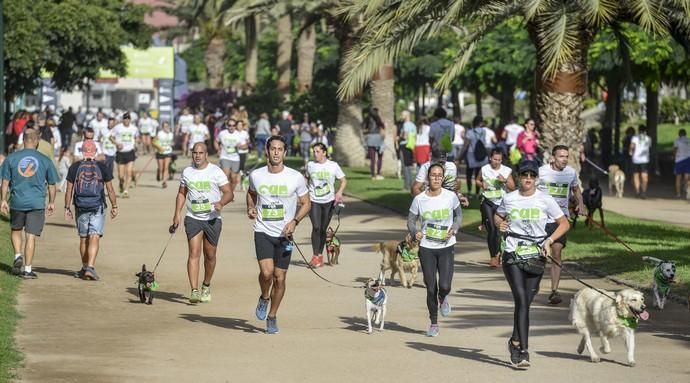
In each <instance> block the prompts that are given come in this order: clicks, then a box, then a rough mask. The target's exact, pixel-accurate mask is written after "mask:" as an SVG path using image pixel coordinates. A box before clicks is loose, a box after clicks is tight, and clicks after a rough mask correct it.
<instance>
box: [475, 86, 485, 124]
mask: <svg viewBox="0 0 690 383" xmlns="http://www.w3.org/2000/svg"><path fill="white" fill-rule="evenodd" d="M474 109H475V113H474V115H475V116H479V117H482V118H484V115H483V114H482V91H481V90H480V89H479V86H477V88H476V89H475V90H474Z"/></svg>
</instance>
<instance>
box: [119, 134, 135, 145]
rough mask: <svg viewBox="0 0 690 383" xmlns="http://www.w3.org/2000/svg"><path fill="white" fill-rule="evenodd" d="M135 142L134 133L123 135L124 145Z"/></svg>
mask: <svg viewBox="0 0 690 383" xmlns="http://www.w3.org/2000/svg"><path fill="white" fill-rule="evenodd" d="M132 142H134V135H133V134H132V133H122V143H125V144H131V143H132Z"/></svg>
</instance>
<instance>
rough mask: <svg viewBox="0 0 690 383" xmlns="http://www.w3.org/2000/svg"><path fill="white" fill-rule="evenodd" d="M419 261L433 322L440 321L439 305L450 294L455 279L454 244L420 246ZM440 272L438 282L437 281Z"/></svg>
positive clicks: (430, 317)
mask: <svg viewBox="0 0 690 383" xmlns="http://www.w3.org/2000/svg"><path fill="white" fill-rule="evenodd" d="M419 261H420V263H421V264H422V273H424V284H425V285H426V307H427V308H428V309H429V319H431V323H432V324H436V323H437V321H438V305H439V304H440V303H441V302H443V300H444V299H445V298H446V295H448V294H450V284H451V282H452V281H453V246H448V247H445V248H443V249H427V248H426V247H421V246H420V247H419ZM436 273H438V284H437V283H436Z"/></svg>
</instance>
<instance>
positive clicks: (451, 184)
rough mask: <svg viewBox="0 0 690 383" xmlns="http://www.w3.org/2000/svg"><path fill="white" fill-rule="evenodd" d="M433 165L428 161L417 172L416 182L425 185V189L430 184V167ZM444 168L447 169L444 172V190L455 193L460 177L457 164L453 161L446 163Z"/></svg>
mask: <svg viewBox="0 0 690 383" xmlns="http://www.w3.org/2000/svg"><path fill="white" fill-rule="evenodd" d="M431 165H432V163H431V161H427V162H425V163H423V164H422V166H420V167H419V170H417V176H416V178H415V181H417V182H420V183H423V184H424V186H425V187H426V185H427V183H428V182H427V181H428V179H427V176H428V174H429V167H431ZM443 167H444V169H445V170H444V172H443V188H444V189H447V190H450V191H452V192H455V186H456V184H457V182H456V179H457V177H458V167H457V166H455V163H454V162H452V161H446V162H445V163H444V164H443Z"/></svg>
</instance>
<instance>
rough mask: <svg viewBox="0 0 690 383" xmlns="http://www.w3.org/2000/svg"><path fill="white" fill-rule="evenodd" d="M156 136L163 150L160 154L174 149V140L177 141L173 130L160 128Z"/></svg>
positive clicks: (168, 152)
mask: <svg viewBox="0 0 690 383" xmlns="http://www.w3.org/2000/svg"><path fill="white" fill-rule="evenodd" d="M156 138H157V139H158V144H159V145H160V146H161V148H162V151H161V152H160V154H170V153H172V151H173V142H174V141H175V135H174V134H173V132H167V133H166V132H165V130H160V131H158V133H156Z"/></svg>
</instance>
